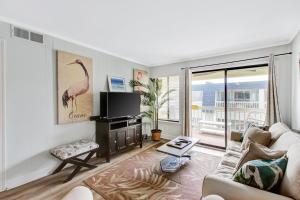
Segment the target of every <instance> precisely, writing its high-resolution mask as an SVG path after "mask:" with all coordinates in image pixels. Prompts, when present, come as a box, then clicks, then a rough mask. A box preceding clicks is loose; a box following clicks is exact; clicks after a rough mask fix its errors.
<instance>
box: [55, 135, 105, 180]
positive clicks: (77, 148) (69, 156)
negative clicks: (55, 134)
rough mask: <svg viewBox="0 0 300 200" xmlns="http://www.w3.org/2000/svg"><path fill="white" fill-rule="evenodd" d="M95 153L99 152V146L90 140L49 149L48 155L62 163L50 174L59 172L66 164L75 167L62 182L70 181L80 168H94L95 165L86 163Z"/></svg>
mask: <svg viewBox="0 0 300 200" xmlns="http://www.w3.org/2000/svg"><path fill="white" fill-rule="evenodd" d="M97 151H99V145H98V144H97V143H95V142H94V141H91V140H79V141H76V142H73V143H70V144H64V145H60V146H57V147H55V148H54V149H51V150H50V154H51V155H53V156H54V157H56V158H58V159H59V160H61V161H62V163H61V164H60V165H59V166H58V167H57V168H56V169H55V170H54V172H53V173H52V174H56V173H58V172H60V171H61V170H62V169H63V168H64V167H65V166H66V165H67V164H68V163H70V164H73V165H76V166H77V167H76V168H75V169H74V171H73V172H72V173H71V174H70V175H69V176H68V177H67V179H66V180H65V181H64V182H68V181H70V180H72V178H73V177H74V176H75V175H76V174H77V173H78V172H79V171H80V169H81V168H82V167H86V168H89V169H94V168H96V167H97V166H96V165H91V164H88V163H87V162H88V161H89V160H90V159H91V157H92V156H93V155H94V154H95V153H96V152H97ZM84 154H88V155H87V156H86V157H85V158H84V159H81V158H78V157H79V156H82V155H84Z"/></svg>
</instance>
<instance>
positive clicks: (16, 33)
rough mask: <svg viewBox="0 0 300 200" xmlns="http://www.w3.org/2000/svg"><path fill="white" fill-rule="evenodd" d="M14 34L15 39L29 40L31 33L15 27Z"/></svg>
mask: <svg viewBox="0 0 300 200" xmlns="http://www.w3.org/2000/svg"><path fill="white" fill-rule="evenodd" d="M13 33H14V36H15V37H19V38H23V39H26V40H29V31H27V30H25V29H21V28H18V27H14V29H13Z"/></svg>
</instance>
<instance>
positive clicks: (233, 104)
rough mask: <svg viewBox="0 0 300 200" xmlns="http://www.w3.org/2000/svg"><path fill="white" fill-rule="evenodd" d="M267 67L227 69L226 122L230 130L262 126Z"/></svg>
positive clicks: (265, 100)
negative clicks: (253, 125) (252, 124)
mask: <svg viewBox="0 0 300 200" xmlns="http://www.w3.org/2000/svg"><path fill="white" fill-rule="evenodd" d="M267 87H268V67H267V66H264V67H252V68H243V69H236V70H228V71H227V122H228V125H229V126H230V129H231V130H238V131H242V132H243V131H245V129H246V128H247V127H248V126H249V124H251V123H254V124H255V125H258V126H262V125H264V122H265V116H266V110H267V107H266V106H267Z"/></svg>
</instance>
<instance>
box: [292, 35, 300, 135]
mask: <svg viewBox="0 0 300 200" xmlns="http://www.w3.org/2000/svg"><path fill="white" fill-rule="evenodd" d="M292 51H293V56H292V96H293V98H292V100H291V105H293V109H292V113H291V118H292V128H293V129H296V130H300V103H299V102H300V70H299V68H300V61H299V60H300V56H299V55H300V31H299V32H298V34H297V35H296V37H295V39H294V40H293V42H292Z"/></svg>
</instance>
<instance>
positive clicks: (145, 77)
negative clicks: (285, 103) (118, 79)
mask: <svg viewBox="0 0 300 200" xmlns="http://www.w3.org/2000/svg"><path fill="white" fill-rule="evenodd" d="M133 80H135V81H139V82H141V83H143V84H145V85H147V84H148V81H149V74H148V72H147V71H145V70H141V69H133ZM134 90H135V91H141V90H143V88H141V87H138V86H136V87H134Z"/></svg>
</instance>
